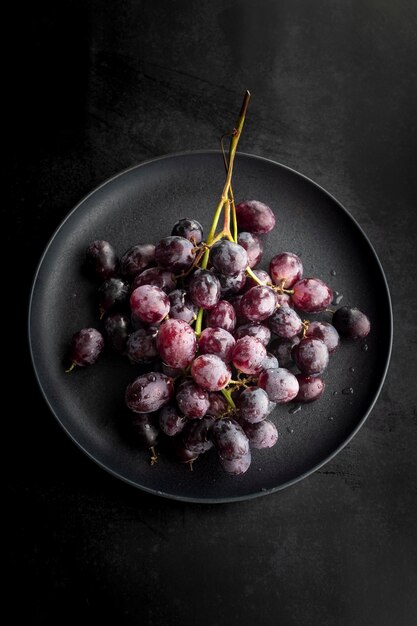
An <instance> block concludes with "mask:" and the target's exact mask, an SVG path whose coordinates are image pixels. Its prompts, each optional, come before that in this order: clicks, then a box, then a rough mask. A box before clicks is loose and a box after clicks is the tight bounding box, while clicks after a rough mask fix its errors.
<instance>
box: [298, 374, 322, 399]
mask: <svg viewBox="0 0 417 626" xmlns="http://www.w3.org/2000/svg"><path fill="white" fill-rule="evenodd" d="M297 380H298V384H299V385H300V389H299V391H298V394H297V397H296V400H297V402H313V401H314V400H317V399H318V398H320V396H321V395H322V393H323V391H324V386H325V385H324V381H323V380H322V379H321V378H319V376H305V375H304V374H297Z"/></svg>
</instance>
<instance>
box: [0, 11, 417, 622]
mask: <svg viewBox="0 0 417 626" xmlns="http://www.w3.org/2000/svg"><path fill="white" fill-rule="evenodd" d="M4 28H6V29H9V28H10V33H11V35H12V38H11V44H10V49H9V51H8V55H7V57H6V61H7V63H6V65H7V67H8V68H9V69H10V70H11V72H10V83H9V85H10V89H7V90H6V91H7V96H6V97H4V101H5V102H4V104H6V105H9V106H10V111H9V112H8V114H7V115H5V116H4V119H3V123H4V128H3V134H4V136H7V137H8V138H10V139H11V143H10V146H9V145H8V144H7V143H6V144H5V156H6V157H7V158H6V160H7V164H8V165H7V168H6V172H7V182H8V183H9V184H8V185H7V187H8V188H10V190H11V201H10V202H9V201H6V202H5V204H4V205H3V207H2V214H3V219H4V221H5V220H7V222H8V221H10V222H11V223H10V225H9V226H8V227H7V228H5V231H3V232H4V237H5V239H6V240H7V243H8V245H10V249H9V250H10V251H9V255H10V256H9V259H11V264H12V267H11V272H12V273H11V275H8V277H7V278H6V277H4V280H6V281H7V282H6V283H3V285H4V284H12V285H13V287H14V289H13V293H12V299H10V297H9V294H8V290H7V292H6V310H3V313H6V326H3V335H4V337H3V339H4V340H5V341H6V339H7V337H6V335H8V336H9V338H10V339H11V346H10V348H4V349H5V352H6V354H3V364H6V365H7V363H10V362H12V363H14V362H16V365H13V366H12V367H10V368H9V369H10V370H11V374H12V376H11V379H12V381H13V382H14V383H15V384H16V383H17V385H18V391H17V392H13V395H12V398H13V403H14V407H15V410H14V411H12V413H9V412H5V411H4V410H3V419H4V424H5V426H6V432H5V433H4V435H3V448H4V450H5V451H6V455H5V457H6V459H7V470H8V471H7V478H6V490H7V507H6V514H5V519H6V521H7V522H8V523H9V524H10V526H9V530H8V532H7V533H6V534H5V536H4V543H5V544H6V553H7V555H8V560H7V562H6V569H5V573H6V574H7V578H8V580H9V581H10V590H8V592H7V598H8V599H9V600H10V606H11V608H12V611H13V615H14V618H13V620H12V622H13V623H17V622H18V620H19V618H26V619H27V621H28V623H30V624H36V625H38V624H39V625H43V624H45V625H49V624H58V623H59V624H65V625H66V624H73V623H74V621H75V620H78V621H80V620H82V619H85V620H88V621H89V622H90V623H92V624H95V623H97V624H98V623H104V624H107V623H113V624H123V625H124V624H126V625H129V626H130V625H133V624H134V625H140V624H144V625H149V626H159V625H164V626H165V625H168V626H177V625H181V626H188V625H190V626H194V625H195V624H202V625H209V626H224V625H226V624H227V625H234V624H236V625H238V624H243V625H248V626H251V625H252V624H256V623H259V624H262V625H269V624H274V625H275V624H280V625H283V626H290V625H291V626H292V625H294V626H301V625H308V626H310V625H312V626H314V625H316V624H317V625H320V626H326V625H329V626H333V625H341V626H356V625H360V626H361V625H362V624H363V625H365V624H366V625H377V626H385V625H387V626H388V625H391V624H396V625H399V626H411V625H412V624H415V623H417V594H416V579H417V576H416V575H417V556H416V544H417V532H416V513H417V500H416V496H417V491H416V489H417V480H416V473H417V472H416V470H417V464H416V443H417V437H416V431H417V429H416V425H417V420H416V394H415V374H416V371H415V367H414V366H413V364H412V361H413V359H414V357H415V345H416V336H415V315H416V313H415V306H416V296H415V291H416V288H415V278H414V276H415V268H416V265H415V255H414V254H413V253H414V236H415V232H416V228H415V227H416V223H417V217H416V215H417V213H416V194H415V191H416V189H415V178H416V151H417V142H416V123H415V117H416V111H417V94H416V84H417V72H416V62H417V34H416V33H417V7H416V4H415V3H414V2H412V1H411V0H397V1H396V2H394V1H393V0H362V1H355V0H351V1H346V2H343V1H341V2H338V1H336V0H318V1H316V2H312V1H311V0H304V1H301V0H275V1H274V0H258V1H257V2H255V1H250V0H246V1H245V0H234V1H233V0H223V1H218V0H214V1H213V0H212V1H211V2H201V3H200V2H191V1H185V0H177V1H171V2H167V1H162V0H153V1H151V0H149V1H146V0H143V1H136V2H135V1H134V0H126V1H121V0H116V1H112V2H108V3H104V2H99V1H98V0H95V1H94V0H90V1H86V2H82V1H81V0H79V1H77V0H62V1H61V2H42V1H40V2H37V3H30V4H29V3H27V4H25V3H19V4H18V5H16V7H15V9H14V14H12V15H11V18H10V20H9V18H8V19H7V20H6V21H5V23H4ZM247 88H248V89H250V90H251V92H252V101H251V104H250V112H249V114H248V118H247V123H246V126H245V131H244V135H243V137H242V140H241V144H240V149H241V150H243V151H245V152H250V153H254V154H259V155H262V156H265V157H271V158H272V159H274V160H277V161H279V162H281V163H284V164H286V165H288V166H291V167H293V168H295V169H297V170H299V171H301V172H302V173H304V174H306V175H307V176H309V177H311V178H313V179H314V180H316V181H317V182H318V183H320V184H321V185H322V186H323V187H325V188H326V189H327V190H328V191H330V192H331V193H332V194H334V195H335V196H336V197H337V198H338V199H339V200H340V201H341V202H342V203H343V204H344V205H345V206H346V207H347V208H348V210H349V211H350V213H351V214H352V215H353V216H354V217H355V218H356V219H357V221H358V222H359V224H360V225H361V226H362V227H363V229H364V230H365V232H366V233H367V235H368V236H369V238H370V239H371V241H372V243H373V244H374V246H375V248H376V251H377V253H378V255H379V257H380V260H381V262H382V265H383V267H384V269H385V271H386V274H387V279H388V283H389V285H390V289H391V294H392V298H393V306H394V317H395V335H394V350H393V357H392V361H391V367H390V370H389V373H388V377H387V380H386V383H385V386H384V388H383V391H382V393H381V395H380V398H379V400H378V402H377V404H376V406H375V408H374V410H373V412H372V414H371V416H370V417H369V419H368V420H367V422H366V424H365V426H364V427H363V428H362V429H361V431H360V432H359V434H358V435H357V436H356V437H355V438H354V440H353V441H352V442H351V443H350V444H349V445H348V446H347V447H346V448H345V449H344V450H343V451H342V452H341V453H340V454H339V455H338V456H337V457H336V458H335V459H334V460H333V461H331V462H330V463H328V464H327V465H326V466H325V467H324V468H322V469H321V470H320V471H318V472H316V473H315V474H314V475H312V476H310V477H309V478H307V479H306V480H304V481H302V482H300V483H298V484H297V485H295V486H293V487H291V488H289V489H287V490H285V491H284V492H278V493H275V494H272V495H268V496H267V497H263V498H258V499H256V500H253V501H248V502H240V503H234V504H230V505H224V504H223V505H217V506H216V505H192V504H187V503H180V502H173V501H168V500H164V499H160V498H157V497H153V496H150V495H147V494H144V493H141V492H139V491H137V490H135V489H134V488H132V487H129V486H127V485H125V484H123V483H121V482H119V481H117V480H116V479H114V478H112V477H111V476H110V475H107V474H106V473H105V472H104V471H103V470H101V469H99V468H98V467H97V466H95V465H94V463H93V462H91V461H90V460H88V459H87V458H86V457H85V456H84V455H83V454H82V453H81V452H80V451H79V450H78V449H77V448H76V447H75V445H74V444H73V443H71V442H70V440H69V439H68V438H67V437H66V435H65V434H64V433H63V432H62V431H61V429H60V427H59V426H58V424H57V423H56V421H55V420H54V418H53V417H52V415H51V414H50V413H49V411H48V409H47V407H46V405H45V403H44V401H43V399H42V397H41V394H40V392H39V390H38V388H37V385H36V382H35V379H34V375H33V373H32V370H31V365H30V362H29V357H28V349H27V347H26V338H25V325H26V318H27V305H28V298H29V290H30V284H31V281H32V278H33V275H34V272H35V269H36V265H37V262H38V260H39V258H40V255H41V253H42V251H43V249H44V247H45V245H46V243H47V241H48V239H49V237H50V236H51V235H52V233H53V231H54V229H55V228H56V227H57V226H58V224H59V223H60V221H61V220H62V219H63V218H64V216H65V215H66V214H67V212H68V211H69V210H70V209H71V208H72V206H73V205H74V204H75V203H76V202H77V201H78V200H79V199H80V198H81V197H82V196H83V195H84V194H86V193H87V192H88V191H90V190H91V189H92V188H93V187H95V186H96V185H97V184H99V183H101V182H102V181H103V180H105V179H106V178H107V177H109V176H111V175H113V174H115V173H116V172H118V171H120V170H121V169H123V168H126V167H128V166H130V165H133V164H136V163H138V162H140V161H142V160H144V159H148V158H150V157H153V156H158V155H161V154H164V153H169V152H175V151H179V150H192V149H201V148H202V149H206V148H217V147H218V137H219V136H220V134H221V133H222V132H223V131H224V130H226V129H227V128H228V126H229V125H230V121H231V120H234V118H235V116H236V111H237V110H238V108H239V106H240V102H241V98H242V94H243V92H244V90H245V89H247ZM318 228H319V225H318ZM413 231H414V234H413ZM4 267H5V266H4V265H3V269H4ZM16 274H17V275H16ZM12 303H13V307H16V313H15V312H12V310H11V309H10V305H11V304H12ZM4 306H5V305H3V308H4ZM51 306H53V303H51ZM13 311H14V309H13ZM5 328H6V330H4V329H5ZM5 345H6V343H3V347H4V346H5ZM14 359H16V361H15V360H14ZM10 360H11V361H10ZM3 393H5V394H7V397H9V396H10V392H9V391H7V389H4V391H3ZM16 393H17V395H16ZM5 413H7V415H6V414H5Z"/></svg>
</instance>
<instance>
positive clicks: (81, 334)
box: [69, 328, 104, 367]
mask: <svg viewBox="0 0 417 626" xmlns="http://www.w3.org/2000/svg"><path fill="white" fill-rule="evenodd" d="M103 348H104V339H103V335H102V334H101V333H100V332H99V331H98V330H96V329H95V328H82V329H81V330H79V331H78V332H77V333H75V334H74V335H73V336H72V339H71V343H70V353H69V356H70V359H71V362H72V363H73V364H75V365H78V366H79V367H86V366H87V365H93V363H95V362H96V361H97V359H98V357H99V356H100V354H101V352H102V351H103Z"/></svg>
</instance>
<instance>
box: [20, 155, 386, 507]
mask: <svg viewBox="0 0 417 626" xmlns="http://www.w3.org/2000/svg"><path fill="white" fill-rule="evenodd" d="M223 183H224V168H223V164H222V157H221V155H220V154H218V153H210V152H209V153H193V154H186V155H177V156H172V157H166V158H162V159H159V160H155V161H152V162H150V163H146V164H144V165H142V166H138V167H136V168H133V169H131V170H129V171H128V172H125V173H123V174H121V175H119V176H118V177H116V178H114V179H112V180H111V181H109V182H108V183H106V184H105V185H103V186H101V187H100V188H99V189H98V190H96V191H95V192H94V193H92V194H91V195H90V196H89V197H87V198H86V199H85V200H84V201H83V202H82V203H81V204H80V205H79V206H78V207H77V208H76V209H75V210H74V211H73V212H72V213H71V214H70V215H69V217H68V218H67V220H66V221H65V222H64V223H63V225H62V227H61V228H60V229H59V231H58V232H57V234H56V235H55V237H54V238H53V240H52V242H51V244H50V245H49V247H48V249H47V251H46V254H45V256H44V258H43V260H42V262H41V265H40V269H39V273H38V276H37V278H36V281H35V286H34V292H33V297H32V305H31V311H30V341H31V348H32V354H33V359H34V365H35V369H36V371H37V375H38V378H39V382H40V385H41V387H42V389H43V392H44V394H45V396H46V398H47V400H48V402H49V404H50V406H51V408H52V410H53V412H54V413H55V415H56V417H57V418H58V420H59V421H60V422H61V424H62V425H63V427H64V428H65V429H66V430H67V432H68V433H69V434H70V435H71V437H72V438H73V439H74V440H75V441H76V442H77V443H78V444H79V445H80V446H81V447H82V448H83V449H84V450H85V451H86V452H87V453H88V454H89V455H90V456H92V457H93V458H94V459H95V460H96V461H98V462H99V463H100V464H101V465H102V466H104V467H105V468H106V469H108V470H110V471H111V472H113V473H115V474H117V475H118V476H120V477H122V478H123V479H125V480H128V481H130V482H132V483H134V484H135V485H137V486H140V487H142V488H144V489H148V490H151V491H154V492H160V493H163V494H166V495H169V496H172V497H179V498H186V499H196V500H215V499H228V498H230V499H233V498H244V497H248V496H251V495H255V494H258V493H262V492H264V491H265V490H270V489H274V488H279V487H282V486H284V485H285V484H287V483H288V482H290V481H292V480H295V479H297V478H299V477H301V476H302V475H304V474H305V473H308V472H310V471H311V470H312V469H313V468H314V467H316V466H317V465H318V464H320V463H323V462H324V461H325V460H326V459H327V458H328V457H330V456H331V455H332V454H333V453H334V452H335V450H336V449H337V448H339V446H341V445H343V443H344V442H345V441H346V439H347V438H349V436H350V435H351V434H352V432H353V431H354V430H355V429H356V428H357V427H358V425H359V424H360V422H361V421H362V420H363V418H364V416H365V415H366V414H367V412H368V411H369V409H370V407H371V406H372V404H373V402H374V399H375V397H376V395H377V393H378V390H379V387H380V385H381V382H382V380H383V377H384V371H385V367H386V363H387V359H388V355H389V347H390V332H391V331H390V307H389V299H388V295H387V290H386V286H385V282H384V278H383V274H382V271H381V269H380V266H379V264H378V261H377V259H376V257H375V255H374V253H373V251H372V249H371V248H370V246H369V244H368V242H367V240H366V238H365V237H364V236H363V234H362V232H361V231H360V229H359V228H358V227H357V225H356V224H355V223H354V222H353V220H352V219H351V218H350V217H349V215H348V214H347V213H346V212H345V211H344V210H343V209H342V208H341V207H340V205H338V203H337V202H335V201H334V200H333V199H332V198H331V197H330V196H328V195H327V194H326V193H325V192H323V190H321V189H320V188H319V187H317V186H316V185H314V184H312V183H311V182H310V181H309V180H307V179H305V178H304V177H302V176H300V175H298V174H297V173H296V172H293V171H291V170H288V169H286V168H284V167H282V166H280V165H278V164H276V163H273V162H271V161H267V160H264V159H259V158H257V157H251V156H249V155H238V156H237V158H236V162H235V174H234V192H235V197H236V200H237V201H239V200H241V199H259V200H262V201H263V202H265V203H266V204H269V205H270V206H271V207H272V208H273V209H274V212H275V215H276V219H277V225H276V227H275V230H274V231H273V232H272V233H270V234H268V235H266V236H264V237H263V241H264V258H263V262H262V263H261V265H260V267H263V268H265V269H267V268H268V262H269V259H270V258H271V257H272V256H273V255H274V254H276V253H278V252H282V251H292V252H295V253H297V254H298V255H300V256H301V258H302V261H303V264H304V275H305V276H316V277H319V278H322V279H323V280H324V281H326V282H327V283H328V284H329V285H330V286H331V287H332V289H333V290H337V291H338V292H340V293H341V294H343V299H342V301H341V304H340V306H341V305H342V304H346V305H354V306H357V307H359V308H360V309H362V310H364V311H365V312H366V313H367V314H368V315H369V317H370V319H371V322H372V332H371V334H370V336H369V337H368V338H367V340H366V342H364V341H359V342H343V345H342V347H341V348H340V349H339V350H338V351H337V352H336V354H334V355H333V356H332V357H331V360H330V364H329V367H328V369H327V370H326V372H325V373H324V376H323V378H324V380H325V383H326V389H325V393H324V395H323V397H322V398H321V399H320V400H319V401H317V402H315V403H312V404H311V405H304V406H302V408H301V410H298V411H296V412H293V411H294V409H295V408H297V407H298V406H299V405H297V404H294V403H291V404H290V405H282V406H280V407H278V408H277V410H276V411H275V413H274V414H273V417H272V419H273V420H274V421H275V423H276V425H277V427H278V431H279V441H278V443H277V445H276V446H275V447H274V448H272V449H270V450H265V451H256V450H254V451H253V455H252V465H251V467H250V469H249V471H248V472H247V473H246V474H245V475H243V476H240V477H230V476H228V475H227V474H225V473H224V472H223V471H222V470H221V468H220V466H219V464H218V462H217V459H216V458H215V453H214V451H213V450H212V451H210V452H209V453H207V454H206V455H204V456H203V457H202V458H201V459H200V460H198V461H197V462H196V463H195V465H194V471H193V472H190V471H189V469H188V468H187V467H186V466H182V465H179V464H177V463H175V462H173V461H171V460H170V459H167V458H165V457H164V456H161V457H160V459H159V462H158V463H157V465H155V466H153V467H151V466H150V465H149V457H148V454H147V453H146V451H144V450H142V449H140V448H137V447H135V446H134V445H133V444H132V442H131V441H130V439H129V437H128V435H127V433H126V430H125V428H124V426H123V425H124V420H125V411H124V405H123V396H124V390H125V387H126V385H127V384H128V383H129V382H130V381H132V380H133V379H134V378H135V376H136V375H138V373H139V372H140V371H141V370H140V369H139V368H137V367H135V366H133V365H130V364H129V363H127V361H126V360H124V359H123V358H121V357H117V356H116V355H110V354H106V355H103V356H102V357H101V358H100V359H99V361H98V362H97V363H96V364H95V365H94V366H93V367H90V368H86V369H80V368H79V369H77V370H75V371H73V372H71V373H70V374H66V373H65V372H64V356H65V354H66V350H67V345H68V342H69V340H70V338H71V336H72V334H73V333H74V332H76V331H77V330H79V329H80V328H82V327H87V326H97V324H98V321H97V320H98V316H97V304H96V285H95V284H94V283H93V282H91V281H90V280H89V279H88V278H86V277H85V276H84V275H83V273H82V271H81V266H82V261H83V257H84V251H85V248H86V247H87V245H88V244H89V243H90V242H91V241H92V240H94V239H107V240H108V241H110V242H111V243H112V244H113V245H114V246H115V247H116V249H117V250H118V251H119V253H120V254H121V253H123V252H124V251H125V250H126V249H127V248H129V247H130V246H132V245H134V244H136V243H139V242H157V241H158V240H159V239H160V238H162V237H164V236H168V235H170V234H171V229H172V225H173V224H174V223H175V222H176V221H177V220H178V219H179V218H181V217H185V216H188V217H194V218H196V219H197V220H199V221H200V222H201V223H202V224H203V226H204V227H205V229H206V232H207V229H208V227H209V225H210V222H211V216H212V213H213V209H214V207H215V206H216V204H217V202H218V199H219V196H220V193H221V189H222V187H223ZM307 317H308V316H307ZM317 317H319V318H320V317H321V316H317ZM310 318H311V319H312V318H313V316H310ZM350 390H352V392H350Z"/></svg>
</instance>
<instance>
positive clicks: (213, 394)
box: [206, 391, 229, 417]
mask: <svg viewBox="0 0 417 626" xmlns="http://www.w3.org/2000/svg"><path fill="white" fill-rule="evenodd" d="M209 401H210V406H209V408H208V410H207V413H206V415H211V416H212V417H219V416H220V415H223V414H224V413H226V412H227V410H228V409H229V405H228V404H227V400H226V398H225V397H224V395H223V394H222V393H219V392H217V391H210V393H209Z"/></svg>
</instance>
